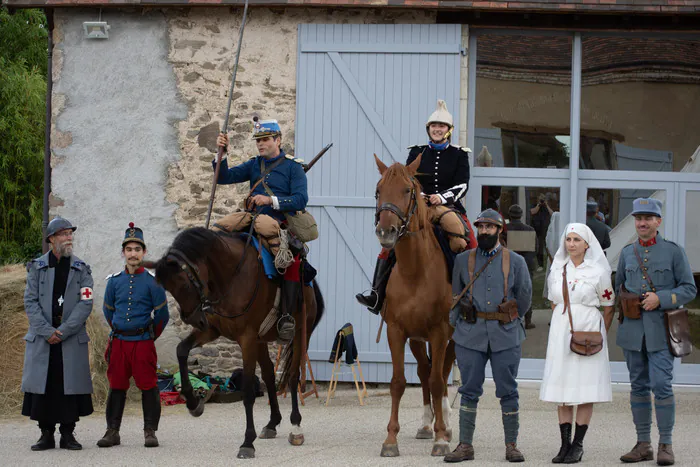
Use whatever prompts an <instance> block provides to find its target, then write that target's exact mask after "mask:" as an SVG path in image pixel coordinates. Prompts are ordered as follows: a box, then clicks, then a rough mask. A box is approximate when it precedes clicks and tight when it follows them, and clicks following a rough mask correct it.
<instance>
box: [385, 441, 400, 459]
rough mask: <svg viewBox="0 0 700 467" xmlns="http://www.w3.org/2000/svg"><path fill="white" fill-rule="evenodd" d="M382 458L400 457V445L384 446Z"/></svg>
mask: <svg viewBox="0 0 700 467" xmlns="http://www.w3.org/2000/svg"><path fill="white" fill-rule="evenodd" d="M381 456H382V457H399V445H398V444H386V443H385V444H382V453H381Z"/></svg>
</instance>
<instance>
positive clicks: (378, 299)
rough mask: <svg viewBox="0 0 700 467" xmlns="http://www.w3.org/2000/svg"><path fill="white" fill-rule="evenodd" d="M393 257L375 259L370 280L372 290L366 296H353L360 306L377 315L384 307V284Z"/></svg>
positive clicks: (387, 279)
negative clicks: (375, 262) (372, 275)
mask: <svg viewBox="0 0 700 467" xmlns="http://www.w3.org/2000/svg"><path fill="white" fill-rule="evenodd" d="M394 263H395V259H394V255H393V254H390V256H389V258H387V259H382V258H377V265H376V266H375V267H374V277H373V278H372V290H371V291H370V293H369V294H367V295H362V294H361V293H359V294H357V295H355V298H356V299H357V301H358V302H359V303H360V305H362V306H365V307H367V309H368V310H369V311H371V312H372V313H374V314H375V315H378V314H379V312H380V311H381V309H382V305H384V297H385V296H386V284H387V283H388V282H389V276H390V275H391V268H393V267H394Z"/></svg>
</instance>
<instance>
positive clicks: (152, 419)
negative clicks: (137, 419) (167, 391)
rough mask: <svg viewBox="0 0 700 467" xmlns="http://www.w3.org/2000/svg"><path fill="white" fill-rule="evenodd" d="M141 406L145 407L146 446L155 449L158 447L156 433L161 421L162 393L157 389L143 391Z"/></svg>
mask: <svg viewBox="0 0 700 467" xmlns="http://www.w3.org/2000/svg"><path fill="white" fill-rule="evenodd" d="M141 405H142V406H143V433H144V437H145V442H144V446H146V447H147V448H155V447H157V446H158V438H156V431H157V430H158V422H159V421H160V391H158V388H157V387H155V388H152V389H149V390H147V391H141Z"/></svg>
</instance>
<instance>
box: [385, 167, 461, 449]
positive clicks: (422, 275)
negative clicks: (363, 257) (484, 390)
mask: <svg viewBox="0 0 700 467" xmlns="http://www.w3.org/2000/svg"><path fill="white" fill-rule="evenodd" d="M374 158H375V161H376V163H377V167H378V168H379V173H380V174H381V175H382V178H381V179H380V180H379V183H377V191H376V199H377V211H376V215H375V217H376V219H375V223H376V232H375V233H376V235H377V238H378V239H379V243H380V244H381V245H382V247H384V248H389V249H391V248H393V249H394V252H395V254H396V265H395V266H394V269H393V271H392V273H391V276H390V278H389V283H388V285H387V289H386V302H385V303H386V306H385V311H384V316H383V317H384V320H385V321H386V323H387V337H388V339H389V348H390V350H391V363H392V366H393V371H394V373H393V376H392V378H391V418H390V420H389V425H388V426H387V431H388V435H387V438H386V440H385V441H384V444H383V445H382V451H381V455H382V456H384V457H393V456H398V455H399V448H398V444H397V440H396V435H397V434H398V432H399V403H400V401H401V396H402V395H403V393H404V390H405V388H406V377H405V375H404V351H405V346H406V339H409V340H410V343H409V346H410V348H411V351H412V352H413V355H414V356H415V357H416V361H417V362H418V377H419V378H420V380H421V385H422V387H423V403H424V405H425V409H426V415H425V416H424V421H423V423H424V424H426V423H430V421H431V418H432V417H430V412H429V410H430V399H431V396H432V409H433V410H432V413H433V414H434V416H435V424H434V427H433V429H434V431H435V443H434V444H433V449H432V455H434V456H444V455H445V454H447V453H448V452H449V440H450V437H451V433H449V432H448V430H447V426H446V420H445V419H446V418H448V417H449V416H446V413H447V408H448V407H447V397H446V396H447V378H448V376H449V373H450V370H451V369H452V365H453V363H454V360H455V352H454V343H453V342H451V341H450V337H451V336H452V327H451V326H450V324H449V321H448V317H449V309H450V303H451V300H452V288H451V286H450V282H449V271H448V269H447V262H446V260H445V257H444V256H443V253H442V250H441V248H440V245H439V243H438V240H437V238H436V237H435V234H434V232H433V228H432V224H431V222H430V220H429V216H428V207H427V205H426V203H425V201H424V200H423V197H422V196H420V192H421V188H420V184H419V183H418V182H417V181H416V179H415V177H414V175H415V174H416V170H418V166H419V165H420V161H421V157H420V156H419V157H418V158H417V159H416V160H415V161H414V162H413V163H412V164H411V165H409V166H404V165H402V164H399V163H396V164H393V165H392V166H391V167H388V168H387V166H386V165H384V163H382V161H380V160H379V158H377V156H376V155H375V156H374ZM424 342H428V344H429V347H430V350H431V357H432V362H431V361H430V360H429V359H428V355H427V354H426V351H425V344H424ZM443 405H444V406H445V407H443ZM428 430H429V427H428ZM425 432H426V429H425V427H422V428H421V430H419V432H418V436H417V437H418V438H422V437H425V436H421V435H422V434H425ZM429 433H430V432H429V431H428V434H429Z"/></svg>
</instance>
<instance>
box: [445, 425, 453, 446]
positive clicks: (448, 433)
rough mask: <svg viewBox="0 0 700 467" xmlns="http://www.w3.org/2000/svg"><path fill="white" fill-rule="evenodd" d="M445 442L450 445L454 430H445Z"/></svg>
mask: <svg viewBox="0 0 700 467" xmlns="http://www.w3.org/2000/svg"><path fill="white" fill-rule="evenodd" d="M445 440H446V441H447V442H448V443H450V442H452V428H448V429H447V430H445Z"/></svg>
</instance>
